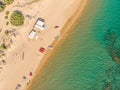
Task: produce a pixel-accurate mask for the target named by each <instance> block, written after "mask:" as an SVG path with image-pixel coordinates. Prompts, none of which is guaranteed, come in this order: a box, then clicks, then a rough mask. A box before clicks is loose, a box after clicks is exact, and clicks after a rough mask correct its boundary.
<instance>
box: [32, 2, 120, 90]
mask: <svg viewBox="0 0 120 90" xmlns="http://www.w3.org/2000/svg"><path fill="white" fill-rule="evenodd" d="M119 48H120V0H89V4H88V6H87V7H86V9H85V10H84V13H83V15H82V16H81V18H80V20H79V23H78V25H77V26H76V28H75V29H74V30H73V31H72V32H70V33H69V35H68V37H66V39H65V40H64V41H63V42H62V43H61V45H60V47H59V48H58V49H57V51H56V52H55V55H54V56H52V57H51V58H50V60H49V61H48V62H47V63H46V64H45V65H44V67H43V69H42V70H41V74H40V75H39V77H38V78H37V80H36V82H35V83H34V85H33V86H32V89H31V90H120V64H119V60H116V59H115V58H114V57H118V58H119V57H120V49H119ZM116 50H118V51H116Z"/></svg>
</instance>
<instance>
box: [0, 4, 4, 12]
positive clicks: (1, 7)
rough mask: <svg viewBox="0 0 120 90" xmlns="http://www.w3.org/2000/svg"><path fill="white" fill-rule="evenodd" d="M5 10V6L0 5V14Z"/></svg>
mask: <svg viewBox="0 0 120 90" xmlns="http://www.w3.org/2000/svg"><path fill="white" fill-rule="evenodd" d="M4 9H5V5H4V4H3V3H0V12H2V11H3V10H4Z"/></svg>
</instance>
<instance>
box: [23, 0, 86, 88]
mask: <svg viewBox="0 0 120 90" xmlns="http://www.w3.org/2000/svg"><path fill="white" fill-rule="evenodd" d="M87 2H88V0H82V3H81V5H80V6H79V7H78V8H77V10H76V11H75V12H74V14H73V15H72V16H71V17H70V18H69V20H68V21H67V22H66V23H65V25H64V26H63V28H62V29H61V30H60V33H61V38H60V40H54V41H52V44H51V45H52V46H54V48H53V49H52V50H50V51H47V53H45V55H44V56H43V58H42V60H41V62H40V63H39V66H38V67H37V69H36V71H35V73H34V76H33V78H32V79H31V80H30V83H29V84H28V85H27V86H26V88H25V90H31V88H32V85H33V83H34V82H35V81H36V78H37V77H38V76H39V75H40V70H41V69H42V68H43V66H44V64H45V63H46V62H47V61H48V60H49V58H50V57H51V56H52V55H54V53H55V51H56V49H57V48H59V45H60V43H61V42H63V40H64V39H65V37H66V36H67V34H68V33H69V32H70V31H71V30H73V29H74V28H75V26H76V25H77V22H78V20H79V18H80V16H81V14H82V12H83V10H84V8H85V6H86V4H87Z"/></svg>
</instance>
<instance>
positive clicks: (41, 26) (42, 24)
mask: <svg viewBox="0 0 120 90" xmlns="http://www.w3.org/2000/svg"><path fill="white" fill-rule="evenodd" d="M34 27H35V28H36V29H38V30H44V29H45V27H46V25H45V22H44V20H43V19H42V18H39V19H38V20H37V22H36V24H35V26H34Z"/></svg>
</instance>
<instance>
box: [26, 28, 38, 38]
mask: <svg viewBox="0 0 120 90" xmlns="http://www.w3.org/2000/svg"><path fill="white" fill-rule="evenodd" d="M28 37H29V38H30V39H34V38H35V37H36V32H35V31H34V30H32V31H31V32H30V34H29V36H28Z"/></svg>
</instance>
